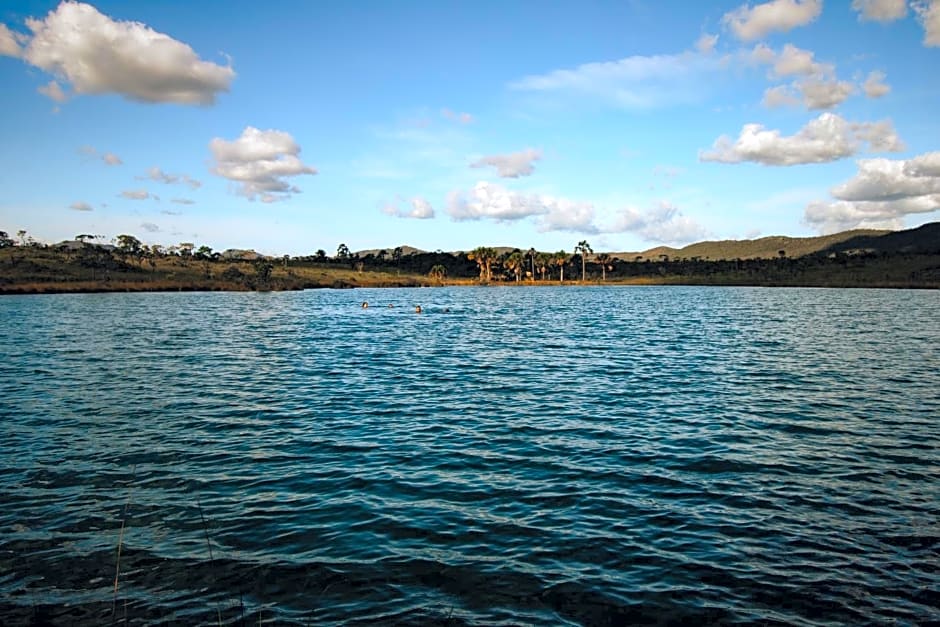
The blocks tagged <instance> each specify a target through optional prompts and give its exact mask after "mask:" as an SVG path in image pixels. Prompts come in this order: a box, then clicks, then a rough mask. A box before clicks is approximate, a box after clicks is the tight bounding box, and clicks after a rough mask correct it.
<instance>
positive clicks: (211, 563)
mask: <svg viewBox="0 0 940 627" xmlns="http://www.w3.org/2000/svg"><path fill="white" fill-rule="evenodd" d="M196 506H197V507H198V508H199V518H201V519H202V529H203V531H204V532H205V534H206V546H207V547H208V548H209V568H210V569H212V570H213V571H214V570H215V558H214V557H213V556H212V542H211V541H210V540H209V525H208V524H207V523H206V517H205V515H203V513H202V503H201V502H200V501H199V498H198V497H197V498H196ZM215 612H216V614H217V615H218V619H219V627H222V609H221V608H220V607H219V604H218V602H216V604H215Z"/></svg>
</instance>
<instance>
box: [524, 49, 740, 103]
mask: <svg viewBox="0 0 940 627" xmlns="http://www.w3.org/2000/svg"><path fill="white" fill-rule="evenodd" d="M726 64H727V59H722V58H721V57H720V56H719V55H714V54H704V53H700V52H683V53H679V54H671V55H654V56H643V55H636V56H632V57H626V58H623V59H619V60H617V61H607V62H598V63H585V64H583V65H579V66H577V67H575V68H573V69H563V70H554V71H552V72H549V73H547V74H539V75H532V76H526V77H524V78H522V79H520V80H517V81H515V82H513V83H510V85H509V87H510V89H514V90H517V91H527V92H538V93H552V94H556V95H559V94H567V95H570V96H571V97H572V98H575V99H577V101H578V102H580V101H582V100H583V99H584V98H585V97H588V98H590V99H592V100H600V101H603V102H606V103H609V104H611V105H613V106H616V107H623V108H629V109H649V108H652V107H660V106H670V105H675V104H677V103H684V102H695V101H697V100H699V99H700V98H701V94H702V93H703V92H705V91H706V89H707V88H708V86H709V84H708V81H707V80H706V77H707V76H709V75H711V74H713V73H716V72H719V71H721V70H722V69H723V68H724V67H725V66H726ZM555 100H556V101H557V99H555Z"/></svg>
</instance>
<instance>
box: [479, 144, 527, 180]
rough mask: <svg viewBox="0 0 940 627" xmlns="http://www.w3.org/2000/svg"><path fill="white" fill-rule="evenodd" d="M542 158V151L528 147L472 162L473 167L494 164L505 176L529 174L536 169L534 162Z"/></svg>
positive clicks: (514, 176)
mask: <svg viewBox="0 0 940 627" xmlns="http://www.w3.org/2000/svg"><path fill="white" fill-rule="evenodd" d="M541 158H542V151H541V150H536V149H535V148H526V149H525V150H522V151H520V152H513V153H509V154H506V155H489V156H486V157H483V158H482V159H479V160H477V161H475V162H473V163H471V164H470V167H471V168H485V167H486V166H493V167H494V168H496V172H497V173H498V174H499V175H500V176H501V177H503V178H519V177H520V176H529V175H530V174H532V172H533V170H534V165H533V164H534V162H535V161H538V160H539V159H541Z"/></svg>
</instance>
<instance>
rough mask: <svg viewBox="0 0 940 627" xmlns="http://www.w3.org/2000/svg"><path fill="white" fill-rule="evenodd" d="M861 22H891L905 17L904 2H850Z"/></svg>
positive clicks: (867, 0) (882, 0)
mask: <svg viewBox="0 0 940 627" xmlns="http://www.w3.org/2000/svg"><path fill="white" fill-rule="evenodd" d="M852 8H853V9H855V10H856V11H857V12H858V19H859V20H861V21H867V20H870V21H874V22H893V21H895V20H899V19H901V18H902V17H904V16H905V15H907V2H906V0H852Z"/></svg>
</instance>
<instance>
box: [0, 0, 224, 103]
mask: <svg viewBox="0 0 940 627" xmlns="http://www.w3.org/2000/svg"><path fill="white" fill-rule="evenodd" d="M26 26H27V28H28V29H29V30H30V31H31V34H17V33H12V32H11V31H10V30H9V29H8V28H7V27H6V26H3V28H2V29H0V52H2V53H3V54H7V55H9V56H16V57H19V58H20V59H22V60H23V61H25V62H26V63H28V64H30V65H32V66H34V67H37V68H39V69H42V70H44V71H46V72H49V73H50V74H53V75H54V76H56V77H57V78H58V79H59V80H61V81H63V82H67V83H68V84H70V85H71V87H72V91H73V92H74V93H76V94H108V93H114V94H120V95H121V96H124V97H125V98H128V99H130V100H137V101H140V102H173V103H178V104H198V105H210V104H212V103H213V102H215V98H216V95H217V94H218V93H219V92H223V91H228V88H229V84H230V83H231V81H232V79H233V78H234V77H235V72H234V70H232V68H231V67H227V66H221V65H217V64H215V63H211V62H208V61H203V60H201V59H200V58H199V56H198V55H197V54H196V53H195V52H194V51H193V49H192V48H190V47H189V46H188V45H186V44H184V43H182V42H179V41H177V40H175V39H173V38H172V37H170V36H168V35H165V34H163V33H158V32H156V31H154V30H153V29H151V28H149V27H148V26H146V25H144V24H141V23H139V22H124V21H115V20H112V19H111V18H110V17H108V16H106V15H103V14H102V13H100V12H99V11H98V10H97V9H96V8H95V7H93V6H91V5H89V4H84V3H82V2H72V1H65V2H62V3H61V4H59V6H58V7H57V8H56V9H54V10H53V11H50V12H49V14H48V15H46V17H45V18H43V19H36V18H29V19H27V20H26ZM21 44H22V45H21ZM47 87H48V88H49V89H47V91H48V92H50V93H47V95H50V97H52V94H53V93H62V94H64V92H62V90H61V88H57V91H56V89H54V88H51V87H50V86H48V85H47Z"/></svg>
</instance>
